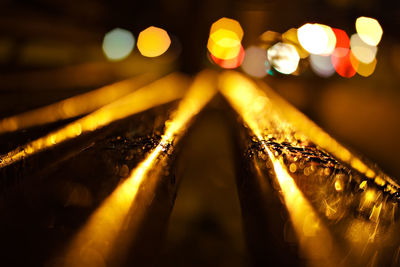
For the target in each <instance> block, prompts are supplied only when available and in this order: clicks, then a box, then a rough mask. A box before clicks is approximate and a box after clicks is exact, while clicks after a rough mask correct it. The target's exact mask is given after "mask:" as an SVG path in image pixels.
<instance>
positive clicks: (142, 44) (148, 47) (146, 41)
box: [137, 26, 171, 57]
mask: <svg viewBox="0 0 400 267" xmlns="http://www.w3.org/2000/svg"><path fill="white" fill-rule="evenodd" d="M170 45H171V39H170V38H169V35H168V33H167V32H166V31H165V30H163V29H161V28H157V27H154V26H151V27H149V28H147V29H145V30H144V31H142V32H140V34H139V37H138V41H137V47H138V49H139V52H140V53H141V54H142V55H143V56H145V57H158V56H160V55H162V54H164V53H165V51H167V50H168V48H169V46H170Z"/></svg>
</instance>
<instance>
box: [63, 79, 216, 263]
mask: <svg viewBox="0 0 400 267" xmlns="http://www.w3.org/2000/svg"><path fill="white" fill-rule="evenodd" d="M215 93H216V90H215V74H214V73H213V72H209V71H206V72H202V73H200V74H199V75H198V77H197V78H196V79H195V81H194V83H193V84H192V86H191V87H190V89H189V91H188V93H187V94H186V95H185V97H184V98H183V100H182V101H181V102H180V103H179V106H178V108H177V110H176V111H175V112H174V113H173V114H172V115H171V120H169V121H167V122H166V128H165V132H164V135H163V137H162V139H161V141H160V143H159V144H158V146H157V147H156V148H155V149H153V151H152V152H150V154H149V155H148V156H147V157H146V159H145V160H143V161H142V162H141V163H140V164H139V165H138V166H137V167H136V168H135V169H134V170H133V172H132V173H131V175H130V177H128V178H127V179H126V180H125V181H124V182H123V183H122V184H121V185H120V186H118V187H117V188H116V189H115V190H114V192H113V193H112V194H111V195H110V196H109V197H108V198H107V199H106V200H105V201H104V202H103V203H102V205H101V206H100V207H99V208H98V209H97V210H96V211H95V212H94V213H93V215H92V216H91V217H90V219H89V220H88V222H87V223H86V225H85V226H84V227H83V229H82V230H81V231H80V232H79V233H78V235H77V236H76V237H75V238H74V240H73V241H72V243H71V245H70V247H69V249H68V251H67V255H66V261H65V262H66V264H65V266H66V267H68V266H71V267H72V266H73V267H76V266H78V267H80V266H92V267H94V266H104V265H103V264H104V263H105V262H107V260H109V257H110V256H111V253H112V251H113V245H114V242H115V241H116V238H117V237H118V234H119V231H120V230H121V227H122V226H123V225H124V220H125V219H126V216H127V214H128V212H129V210H130V209H131V207H132V205H133V203H134V202H135V197H136V195H137V193H138V190H140V188H141V185H142V184H146V185H147V184H148V183H146V178H147V174H148V172H149V171H150V170H151V169H152V167H154V166H157V164H156V163H157V162H158V160H159V156H160V155H161V152H162V151H163V149H164V146H165V144H167V143H171V142H172V141H175V139H176V137H177V136H178V135H180V134H181V133H182V132H183V131H185V130H186V128H187V126H188V122H189V121H190V120H191V119H192V118H193V117H194V116H195V115H196V114H197V113H198V112H199V111H200V110H201V109H202V108H203V107H204V106H205V105H206V104H207V103H208V102H209V101H210V100H211V98H212V97H213V96H214V95H215ZM158 167H159V166H158ZM143 190H144V189H143ZM146 193H149V194H153V193H154V192H152V190H151V189H150V188H149V187H148V186H147V187H146ZM134 216H135V217H136V216H140V215H139V214H135V215H134ZM127 238H129V237H127ZM115 249H116V250H119V249H120V248H118V247H117V248H115ZM85 253H86V254H87V255H85ZM91 255H96V256H95V257H93V256H91ZM99 259H100V260H99Z"/></svg>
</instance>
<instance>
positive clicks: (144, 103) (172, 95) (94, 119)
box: [0, 73, 188, 168]
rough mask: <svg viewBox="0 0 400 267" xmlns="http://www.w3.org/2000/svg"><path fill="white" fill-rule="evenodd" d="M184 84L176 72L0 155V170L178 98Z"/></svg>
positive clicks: (183, 78) (181, 94)
mask: <svg viewBox="0 0 400 267" xmlns="http://www.w3.org/2000/svg"><path fill="white" fill-rule="evenodd" d="M187 84H188V80H187V79H186V77H185V76H183V75H181V74H177V73H174V74H170V75H168V76H166V77H164V78H162V79H159V80H157V81H155V82H153V83H151V84H149V85H147V86H144V87H142V88H140V89H138V90H137V91H135V92H133V93H131V94H128V95H126V96H125V97H123V98H120V99H118V100H117V101H114V102H112V103H110V104H108V105H106V106H104V107H102V108H100V109H98V110H96V111H94V112H93V113H90V114H89V115H87V116H85V117H83V118H81V119H79V120H77V121H74V122H72V123H70V124H68V125H66V126H65V127H63V128H61V129H59V130H57V131H55V132H52V133H50V134H48V135H46V136H44V137H41V138H39V139H36V140H34V141H32V142H30V143H28V144H26V145H24V146H22V147H19V148H17V149H15V150H13V151H10V152H9V153H7V154H5V155H2V156H0V160H1V162H0V168H2V167H4V166H7V165H9V164H11V163H14V162H16V161H19V160H21V159H23V158H25V157H27V156H30V155H33V154H36V153H38V152H40V151H43V150H45V149H48V148H50V147H52V146H54V145H56V144H59V143H62V142H65V141H67V140H69V139H72V138H75V137H77V136H79V135H81V134H82V133H86V132H92V131H95V130H97V129H99V128H102V127H104V126H106V125H108V124H110V123H111V122H113V121H116V120H119V119H123V118H126V117H128V116H130V115H133V114H135V113H139V112H141V111H144V110H146V109H149V108H152V107H155V106H157V105H161V104H165V103H168V102H170V101H173V100H175V99H178V98H180V97H182V96H183V94H184V91H185V89H186V86H187Z"/></svg>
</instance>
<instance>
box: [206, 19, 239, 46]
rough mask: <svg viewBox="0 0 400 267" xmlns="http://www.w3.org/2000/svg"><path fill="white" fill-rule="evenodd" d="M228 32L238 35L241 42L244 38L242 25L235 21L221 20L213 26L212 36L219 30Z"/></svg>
mask: <svg viewBox="0 0 400 267" xmlns="http://www.w3.org/2000/svg"><path fill="white" fill-rule="evenodd" d="M221 29H224V30H228V31H231V32H233V33H235V34H236V36H237V39H238V40H239V41H241V40H242V38H243V29H242V27H241V26H240V23H239V22H238V21H236V20H234V19H228V18H221V19H219V20H217V21H216V22H214V23H213V24H212V25H211V29H210V35H212V34H213V33H214V32H216V31H218V30H221Z"/></svg>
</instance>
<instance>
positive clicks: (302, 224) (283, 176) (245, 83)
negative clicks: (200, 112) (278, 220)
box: [219, 72, 334, 266]
mask: <svg viewBox="0 0 400 267" xmlns="http://www.w3.org/2000/svg"><path fill="white" fill-rule="evenodd" d="M219 87H220V90H221V92H222V94H223V95H224V96H225V97H226V98H227V99H228V101H229V102H230V104H231V105H232V106H233V108H234V109H235V110H236V111H237V112H238V114H239V115H240V116H241V117H242V118H243V120H244V122H245V123H246V124H247V125H248V127H249V129H250V130H251V131H252V132H253V133H254V135H255V136H256V137H257V139H258V140H259V141H263V140H264V137H263V134H262V130H263V129H265V127H267V128H268V125H269V124H270V122H268V121H270V120H274V117H270V114H268V115H267V116H266V117H260V114H263V115H265V113H263V110H264V106H259V107H257V105H254V103H255V101H257V99H260V97H261V98H263V101H264V103H263V104H264V105H270V104H271V103H270V102H269V101H268V100H267V98H266V95H265V94H264V93H263V92H262V91H260V90H258V89H257V88H256V87H255V84H254V83H252V82H251V81H249V80H248V79H246V78H244V77H243V76H241V75H240V74H238V73H233V72H227V73H224V74H223V75H222V77H221V79H220V83H219ZM258 101H259V100H258ZM254 107H255V108H254ZM271 115H273V114H271ZM263 149H264V151H265V153H267V154H268V155H269V157H270V159H271V161H272V164H273V168H274V171H275V174H276V178H277V181H278V184H279V186H280V188H281V192H282V195H283V197H284V202H285V204H286V207H287V209H288V211H289V214H290V218H291V220H292V223H293V226H294V229H295V231H296V234H297V237H298V240H299V244H300V248H301V251H302V252H303V253H304V255H303V256H305V257H307V258H308V259H310V260H311V261H310V263H311V264H314V261H315V260H324V264H325V266H327V265H326V264H328V265H329V264H332V265H334V261H332V259H333V256H334V254H333V253H334V252H333V248H332V238H331V236H330V233H329V231H328V230H327V229H326V228H325V226H324V225H323V223H322V221H321V220H320V219H319V217H318V215H317V214H316V212H315V211H314V210H313V208H312V206H311V205H310V203H309V202H308V201H307V199H306V198H305V197H304V196H303V194H302V192H301V191H300V190H299V188H298V187H297V185H296V184H295V182H294V180H293V178H292V177H291V176H290V174H289V173H288V171H287V170H286V167H285V166H284V165H283V163H282V162H280V161H279V160H278V159H277V158H276V157H275V156H274V155H273V153H272V152H271V151H270V150H269V149H268V147H267V146H266V145H264V147H263ZM315 266H318V264H317V263H315Z"/></svg>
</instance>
